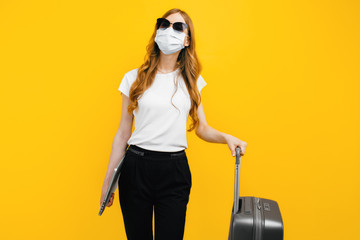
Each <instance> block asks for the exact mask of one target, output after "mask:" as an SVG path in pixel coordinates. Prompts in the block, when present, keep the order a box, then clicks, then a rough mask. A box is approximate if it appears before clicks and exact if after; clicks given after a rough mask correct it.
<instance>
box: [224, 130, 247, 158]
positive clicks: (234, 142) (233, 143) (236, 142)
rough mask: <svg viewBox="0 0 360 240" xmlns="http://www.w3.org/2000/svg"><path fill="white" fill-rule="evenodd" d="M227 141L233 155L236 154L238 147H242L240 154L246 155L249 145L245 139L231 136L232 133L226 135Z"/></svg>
mask: <svg viewBox="0 0 360 240" xmlns="http://www.w3.org/2000/svg"><path fill="white" fill-rule="evenodd" d="M226 143H227V145H228V147H229V149H230V151H231V154H232V156H233V157H234V156H235V155H236V151H235V149H236V147H240V155H241V156H244V154H245V149H246V146H247V143H246V142H244V141H241V140H240V139H238V138H236V137H234V136H231V135H230V134H227V135H226Z"/></svg>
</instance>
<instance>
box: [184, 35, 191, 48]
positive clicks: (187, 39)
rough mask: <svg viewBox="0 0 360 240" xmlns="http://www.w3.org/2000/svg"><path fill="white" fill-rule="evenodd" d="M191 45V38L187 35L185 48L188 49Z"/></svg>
mask: <svg viewBox="0 0 360 240" xmlns="http://www.w3.org/2000/svg"><path fill="white" fill-rule="evenodd" d="M189 45H190V40H189V36H188V35H186V37H185V43H184V46H185V47H188V46H189Z"/></svg>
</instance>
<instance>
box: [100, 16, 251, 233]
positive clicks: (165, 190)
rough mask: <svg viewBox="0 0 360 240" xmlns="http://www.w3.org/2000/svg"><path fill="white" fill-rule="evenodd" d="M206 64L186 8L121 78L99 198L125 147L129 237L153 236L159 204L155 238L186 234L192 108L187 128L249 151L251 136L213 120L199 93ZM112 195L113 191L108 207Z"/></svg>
mask: <svg viewBox="0 0 360 240" xmlns="http://www.w3.org/2000/svg"><path fill="white" fill-rule="evenodd" d="M200 71H201V65H200V63H199V60H198V58H197V54H196V51H195V39H194V28H193V24H192V21H191V19H190V18H189V16H188V15H187V14H186V13H185V12H184V11H181V10H180V9H171V10H169V11H168V12H166V13H165V14H164V15H163V16H162V18H159V19H157V22H156V26H155V29H154V33H153V35H152V37H151V39H150V42H149V44H148V46H147V55H146V58H145V62H144V64H142V65H141V66H140V67H139V68H137V69H133V70H131V71H129V72H127V73H126V74H125V76H124V78H123V79H122V81H121V84H120V86H119V91H121V92H122V99H123V100H122V113H121V122H120V126H119V130H118V131H117V133H116V136H115V138H114V141H113V145H112V151H111V156H110V161H109V167H108V171H107V174H106V177H105V181H104V184H103V188H102V194H101V199H100V203H102V201H103V199H104V195H105V193H106V190H107V188H108V185H109V181H110V178H111V174H112V172H113V169H114V167H115V166H116V165H117V164H118V162H119V161H120V159H121V157H122V156H123V154H126V155H125V158H124V164H123V168H122V174H121V175H120V178H119V182H118V185H119V201H120V206H121V210H122V213H123V219H124V225H125V230H126V235H127V238H128V239H129V240H150V239H153V233H152V218H153V216H152V214H153V207H154V212H155V239H156V240H169V239H171V240H177V239H183V234H184V227H185V216H186V209H187V203H188V200H189V195H190V189H191V185H192V182H191V172H190V168H189V165H188V159H187V156H186V153H185V148H187V142H186V121H187V119H188V116H189V115H190V116H191V118H192V125H191V126H190V129H188V130H187V131H192V130H194V129H195V130H196V135H197V136H199V137H200V138H201V139H203V140H205V141H207V142H213V143H226V144H227V145H228V147H229V149H230V151H231V153H232V155H233V156H235V148H236V147H237V146H239V147H240V149H241V153H240V154H241V155H244V153H245V148H246V145H247V144H246V142H244V141H241V140H240V139H238V138H236V137H233V136H231V135H229V134H226V133H222V132H219V131H217V130H215V129H214V128H212V127H210V126H209V125H208V124H207V123H206V119H205V113H204V109H203V106H202V103H201V94H200V91H201V89H202V88H203V87H204V86H205V85H206V82H205V81H204V79H203V78H202V76H201V75H200ZM133 117H135V130H134V132H133V133H132V123H133ZM128 145H129V148H128V149H126V148H127V146H128ZM113 199H114V194H113V195H112V196H111V199H110V201H109V203H108V205H107V206H108V207H110V206H111V205H112V203H113Z"/></svg>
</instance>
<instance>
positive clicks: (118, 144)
mask: <svg viewBox="0 0 360 240" xmlns="http://www.w3.org/2000/svg"><path fill="white" fill-rule="evenodd" d="M127 141H128V138H126V137H123V136H121V135H115V137H114V140H113V144H112V149H111V154H110V159H109V165H108V169H107V172H106V176H105V181H110V179H111V177H112V174H113V172H114V169H115V167H116V166H117V165H118V164H119V162H120V160H121V158H122V156H123V155H124V154H125V151H126V146H127Z"/></svg>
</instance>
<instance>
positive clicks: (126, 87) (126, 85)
mask: <svg viewBox="0 0 360 240" xmlns="http://www.w3.org/2000/svg"><path fill="white" fill-rule="evenodd" d="M130 87H131V85H130V82H129V77H128V76H127V74H125V75H124V77H123V79H122V80H121V83H120V86H119V88H118V90H119V91H120V92H122V93H123V94H125V95H126V96H128V97H129V92H130Z"/></svg>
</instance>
